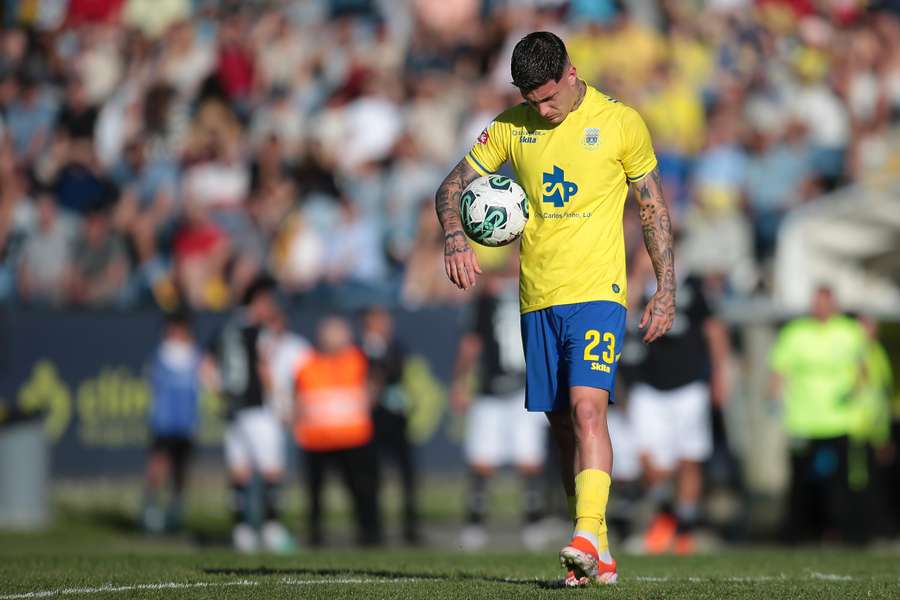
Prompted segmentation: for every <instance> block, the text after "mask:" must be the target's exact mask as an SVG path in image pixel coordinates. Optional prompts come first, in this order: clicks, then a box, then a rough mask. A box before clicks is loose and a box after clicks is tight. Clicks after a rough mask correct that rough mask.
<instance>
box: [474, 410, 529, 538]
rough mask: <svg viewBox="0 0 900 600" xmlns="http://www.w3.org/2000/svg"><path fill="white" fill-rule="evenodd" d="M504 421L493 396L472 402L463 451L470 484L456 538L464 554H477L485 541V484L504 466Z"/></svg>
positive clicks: (486, 497) (487, 499) (486, 513)
mask: <svg viewBox="0 0 900 600" xmlns="http://www.w3.org/2000/svg"><path fill="white" fill-rule="evenodd" d="M520 410H521V407H520ZM504 417H505V414H504V411H503V406H502V401H501V400H500V399H499V398H496V397H493V396H479V397H477V398H475V400H474V402H472V405H471V406H470V407H469V410H468V412H467V413H466V433H465V441H464V446H463V451H464V455H465V458H466V465H467V466H468V478H469V481H468V484H467V486H466V497H465V511H466V515H465V525H464V527H463V528H462V531H460V538H459V543H460V545H461V546H462V547H463V549H464V550H469V551H472V550H479V549H481V548H483V547H484V546H485V545H486V544H487V541H488V534H487V530H486V529H485V525H486V522H487V516H488V506H489V504H490V501H489V493H488V484H489V482H490V479H491V477H492V476H493V474H494V471H495V469H496V468H497V467H498V466H500V465H501V464H503V461H504V460H505V458H506V455H507V450H506V448H507V446H508V445H509V443H510V440H509V439H508V438H507V436H505V435H504V434H503V433H504V431H505V430H504Z"/></svg>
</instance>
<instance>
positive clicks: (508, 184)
mask: <svg viewBox="0 0 900 600" xmlns="http://www.w3.org/2000/svg"><path fill="white" fill-rule="evenodd" d="M459 214H460V216H461V217H462V226H463V230H465V232H466V235H467V236H469V238H470V239H472V240H473V241H475V242H478V243H479V244H481V245H483V246H504V245H506V244H509V243H510V242H513V241H515V240H516V239H517V238H518V237H519V236H520V235H522V231H524V229H525V223H527V222H528V197H527V196H526V195H525V190H523V189H522V188H521V187H520V186H519V184H517V183H516V182H515V181H513V180H512V179H510V178H509V177H504V176H503V175H488V176H486V177H479V178H478V179H476V180H475V181H473V182H472V183H470V184H469V185H468V186H467V187H466V189H465V190H463V193H462V195H461V196H460V198H459Z"/></svg>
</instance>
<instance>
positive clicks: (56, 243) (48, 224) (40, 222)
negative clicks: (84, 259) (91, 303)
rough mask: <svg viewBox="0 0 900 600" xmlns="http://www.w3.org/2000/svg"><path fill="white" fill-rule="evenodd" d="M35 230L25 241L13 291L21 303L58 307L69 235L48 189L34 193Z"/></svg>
mask: <svg viewBox="0 0 900 600" xmlns="http://www.w3.org/2000/svg"><path fill="white" fill-rule="evenodd" d="M36 203H37V227H35V229H34V230H33V231H32V232H31V234H30V235H29V236H28V237H27V238H26V240H25V244H24V247H23V248H22V256H21V258H20V261H21V262H20V264H19V272H18V281H17V288H18V291H19V295H20V296H21V297H22V300H24V301H25V302H31V303H35V304H43V305H50V306H52V305H59V304H61V303H62V302H63V300H64V296H63V292H64V290H65V276H66V261H67V260H68V257H69V253H70V249H71V247H72V234H71V231H70V229H69V228H68V227H66V225H65V224H64V223H63V222H62V220H61V219H60V217H59V213H58V209H57V207H56V200H55V199H54V198H53V196H52V194H51V192H50V190H47V189H46V188H39V189H38V190H37V200H36Z"/></svg>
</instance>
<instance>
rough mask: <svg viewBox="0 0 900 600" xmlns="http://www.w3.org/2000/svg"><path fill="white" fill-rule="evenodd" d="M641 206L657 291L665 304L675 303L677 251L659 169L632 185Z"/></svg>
mask: <svg viewBox="0 0 900 600" xmlns="http://www.w3.org/2000/svg"><path fill="white" fill-rule="evenodd" d="M632 187H633V188H634V191H635V196H636V197H637V202H638V206H639V207H640V216H641V229H642V230H643V232H644V245H645V246H646V247H647V253H648V254H649V255H650V260H651V261H652V262H653V270H654V271H655V272H656V281H657V293H659V295H660V296H661V297H662V298H664V299H665V301H664V304H665V305H666V306H664V307H657V308H669V305H672V306H673V307H674V304H675V253H674V250H673V248H672V221H671V220H670V219H669V209H668V208H667V207H666V201H665V200H664V199H663V192H662V181H661V179H660V177H659V169H658V168H655V169H653V171H651V172H650V174H649V175H647V176H646V177H644V178H643V179H641V180H640V181H638V182H636V183H634V184H632Z"/></svg>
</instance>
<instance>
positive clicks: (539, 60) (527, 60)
mask: <svg viewBox="0 0 900 600" xmlns="http://www.w3.org/2000/svg"><path fill="white" fill-rule="evenodd" d="M567 64H569V53H568V52H566V45H565V44H564V43H563V41H562V40H561V39H559V37H558V36H556V35H554V34H552V33H550V32H549V31H535V32H533V33H529V34H528V35H526V36H525V37H523V38H522V39H521V40H519V42H518V43H517V44H516V47H515V48H513V55H512V78H513V85H515V86H516V87H517V88H519V90H520V91H521V92H522V93H523V94H527V93H528V92H530V91H532V90H534V89H537V88H539V87H541V86H542V85H544V84H545V83H547V82H548V81H550V80H551V79H552V80H553V81H557V82H558V81H559V80H560V79H562V76H563V71H565V68H566V65H567Z"/></svg>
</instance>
